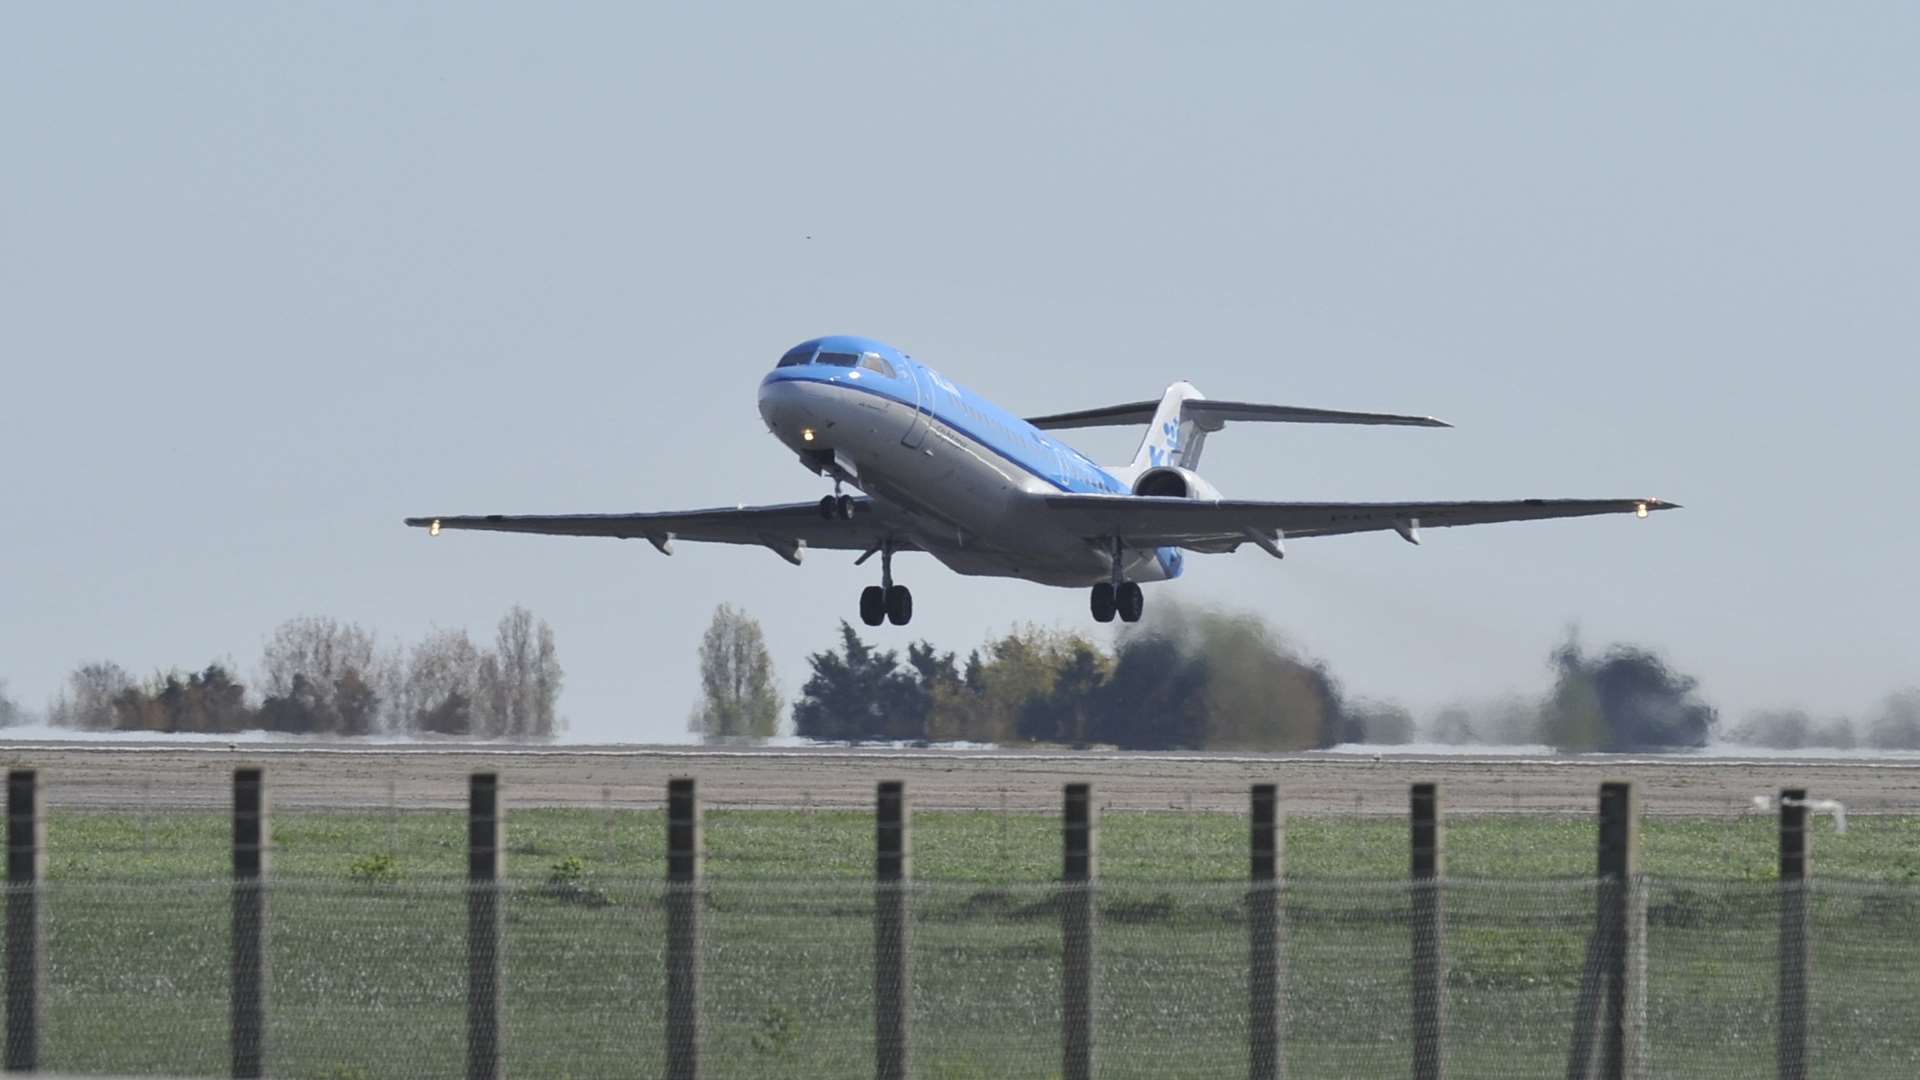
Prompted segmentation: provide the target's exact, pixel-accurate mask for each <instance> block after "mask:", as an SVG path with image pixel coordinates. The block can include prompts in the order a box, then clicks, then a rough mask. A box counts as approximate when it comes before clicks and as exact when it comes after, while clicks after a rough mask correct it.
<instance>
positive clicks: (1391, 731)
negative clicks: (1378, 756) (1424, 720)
mask: <svg viewBox="0 0 1920 1080" xmlns="http://www.w3.org/2000/svg"><path fill="white" fill-rule="evenodd" d="M1339 741H1340V742H1343V743H1369V744H1373V745H1376V746H1398V745H1401V744H1404V743H1410V742H1412V741H1413V714H1412V713H1411V712H1409V711H1407V708H1406V706H1404V705H1397V704H1395V703H1393V702H1391V701H1374V700H1371V699H1368V698H1361V699H1359V700H1357V701H1347V702H1344V703H1343V705H1342V708H1341V710H1340V735H1339Z"/></svg>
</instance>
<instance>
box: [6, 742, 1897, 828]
mask: <svg viewBox="0 0 1920 1080" xmlns="http://www.w3.org/2000/svg"><path fill="white" fill-rule="evenodd" d="M0 761H4V762H5V764H6V765H7V766H8V767H21V766H31V767H36V768H39V769H41V770H43V771H44V775H45V780H46V785H47V787H46V791H47V801H48V803H49V805H51V806H54V807H86V808H100V809H108V808H131V807H136V806H148V807H154V808H161V807H166V808H202V809H208V810H214V809H219V808H221V807H224V806H226V805H227V801H228V798H229V794H228V793H229V785H230V777H231V774H232V769H233V768H234V767H235V766H236V765H241V764H260V765H264V766H266V767H267V769H268V773H269V777H270V783H271V790H272V798H273V802H274V804H275V805H277V806H281V807H286V808H295V809H340V810H376V809H378V810H384V809H386V808H387V807H388V806H389V805H393V806H397V807H399V808H400V809H425V808H434V807H458V806H462V805H464V803H465V799H466V778H467V775H468V774H469V773H471V772H473V771H474V770H477V769H491V770H497V771H499V772H500V773H501V776H502V782H503V784H504V785H505V788H506V791H507V795H508V799H509V802H510V804H511V805H517V806H602V805H612V806H616V807H636V806H657V805H659V804H660V802H661V800H662V799H663V798H664V795H665V791H666V784H667V780H668V779H669V778H670V777H676V776H692V777H696V778H698V779H699V780H700V783H701V793H702V795H703V797H704V799H705V801H706V802H707V804H708V805H710V806H743V807H744V806H752V807H800V806H813V807H821V808H825V807H842V808H849V809H853V808H866V807H870V806H872V805H873V793H874V784H875V783H876V782H878V781H880V780H883V779H885V780H904V781H906V783H907V790H908V792H909V793H910V794H911V796H912V798H913V801H914V804H915V805H916V806H917V807H920V808H922V809H929V810H935V809H976V810H998V809H1001V808H1002V807H1003V806H1004V807H1005V808H1007V809H1010V810H1044V811H1052V810H1057V809H1058V807H1059V804H1060V788H1061V785H1063V784H1066V783H1070V782H1076V781H1086V782H1091V783H1092V784H1093V785H1094V790H1095V793H1096V797H1097V798H1098V799H1099V801H1100V803H1101V805H1102V806H1103V807H1105V808H1107V809H1110V810H1182V809H1187V808H1189V807H1191V808H1193V809H1196V810H1209V811H1231V812H1240V811H1244V810H1245V808H1246V802H1247V789H1248V786H1249V785H1251V784H1255V783H1263V782H1264V783H1274V784H1278V785H1279V787H1280V793H1281V799H1282V802H1283V803H1284V805H1285V808H1286V810H1287V811H1288V812H1290V813H1295V814H1339V813H1348V814H1351V813H1361V814H1403V813H1405V812H1406V807H1407V785H1409V784H1410V783H1413V782H1415V781H1437V782H1439V783H1440V784H1441V785H1443V787H1442V791H1443V797H1444V799H1445V805H1446V806H1447V808H1448V810H1449V811H1450V812H1453V813H1513V812H1521V813H1589V812H1592V810H1593V807H1594V803H1595V793H1596V790H1597V788H1598V786H1599V784H1600V783H1601V781H1603V780H1623V779H1624V780H1633V781H1636V782H1638V783H1639V785H1640V789H1641V797H1642V800H1643V805H1644V806H1645V807H1646V811H1647V812H1648V813H1650V814H1660V815H1676V816H1705V817H1714V816H1731V815H1737V814H1741V813H1752V812H1753V803H1752V799H1753V797H1754V796H1756V795H1766V794H1771V793H1774V792H1777V791H1779V790H1780V789H1781V788H1783V787H1804V788H1807V789H1808V790H1809V791H1810V792H1811V793H1812V794H1813V795H1814V796H1816V797H1820V798H1836V799H1839V800H1841V801H1842V802H1844V803H1845V804H1846V806H1847V809H1848V812H1849V813H1863V814H1876V813H1920V764H1915V763H1912V762H1904V763H1870V762H1808V763H1792V762H1773V761H1761V762H1740V761H1713V760H1703V759H1687V760H1675V761H1664V760H1658V759H1617V758H1616V759H1606V758H1602V759H1526V760H1501V759H1480V760H1467V759H1453V758H1424V759H1422V758H1401V757H1392V756H1388V757H1384V758H1381V759H1379V760H1374V759H1371V758H1368V757H1356V756H1352V755H1324V756H1315V755H1306V756H1288V757H1259V756H1242V755H1226V754H1218V755H1215V754H1111V753H1102V754H1094V753H1087V754H1075V753H1033V754H1027V753H1016V752H994V753H964V754H963V753H954V752H942V751H831V750H824V751H823V750H801V751H791V750H767V751H756V750H740V751H718V752H709V751H701V750H697V749H668V748H525V749H514V748H499V747H487V748H476V747H468V748H460V749H441V748H430V749H423V748H391V747H380V748H347V747H314V748H299V747H283V746H270V747H262V746H249V745H246V744H238V745H236V746H235V747H234V748H232V749H229V748H227V747H225V746H221V745H217V744H216V745H211V746H195V747H192V748H184V747H178V746H166V745H153V744H148V745H141V746H131V747H129V746H101V745H98V744H92V745H84V746H77V745H71V744H69V745H36V746H26V747H8V748H5V749H4V750H0Z"/></svg>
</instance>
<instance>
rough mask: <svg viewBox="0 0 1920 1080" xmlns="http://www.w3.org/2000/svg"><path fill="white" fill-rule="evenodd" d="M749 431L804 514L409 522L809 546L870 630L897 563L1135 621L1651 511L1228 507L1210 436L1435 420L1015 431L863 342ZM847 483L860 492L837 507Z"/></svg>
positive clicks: (1174, 399)
mask: <svg viewBox="0 0 1920 1080" xmlns="http://www.w3.org/2000/svg"><path fill="white" fill-rule="evenodd" d="M760 416H761V418H762V419H764V420H765V421H766V424H767V430H768V431H770V432H771V433H772V434H773V436H774V438H776V439H779V440H780V441H781V442H782V443H785V444H786V445H787V447H788V448H789V449H791V450H792V451H793V452H794V453H796V454H798V455H799V457H800V463H801V464H802V465H803V466H805V467H806V468H807V470H808V471H809V472H812V473H814V474H816V475H818V476H821V477H824V478H826V479H829V480H831V481H833V489H834V494H831V495H826V496H824V497H822V498H821V499H820V500H819V501H818V502H804V503H783V504H780V505H776V506H737V507H723V508H716V509H712V510H692V511H685V512H679V513H664V514H660V513H653V514H561V515H540V516H514V515H502V514H487V515H484V516H472V517H454V516H439V517H413V518H407V519H406V523H407V524H408V525H412V526H416V527H419V528H424V529H426V530H427V531H428V532H429V533H431V534H433V535H436V536H437V535H439V533H440V531H441V530H442V529H482V530H489V531H494V532H520V533H551V534H556V535H561V536H613V537H620V538H622V539H633V538H641V537H644V538H645V539H646V540H648V541H649V542H651V543H652V544H653V546H654V547H656V548H658V549H659V550H660V551H661V552H662V553H663V554H669V555H670V554H672V553H673V543H674V541H675V540H694V541H711V542H714V543H721V544H757V545H763V546H765V547H768V548H771V549H772V550H773V551H775V552H776V553H778V554H779V555H780V556H781V557H782V558H784V559H786V560H787V561H788V562H791V563H793V564H795V565H796V566H797V565H799V563H800V560H801V556H802V555H804V554H805V553H806V550H807V549H808V548H828V549H834V550H842V551H857V552H860V553H861V554H860V557H859V558H858V559H857V560H855V565H859V564H861V563H865V562H866V561H867V560H868V559H870V558H872V557H873V556H875V555H878V556H880V583H879V584H878V585H870V586H868V587H867V588H866V589H865V590H864V591H863V592H862V593H861V594H860V618H861V620H862V621H863V622H865V623H866V624H867V625H868V626H878V625H880V624H881V623H882V622H891V623H893V624H894V625H895V626H904V625H906V623H907V621H908V620H910V619H912V618H913V594H912V593H911V592H910V591H908V589H907V587H906V586H905V585H899V584H896V583H895V582H894V580H893V556H894V555H895V553H897V552H902V551H924V552H926V553H927V554H929V555H932V556H933V557H934V558H936V559H938V560H940V561H941V562H943V563H945V564H946V565H947V566H948V567H949V568H950V569H953V570H955V571H958V572H959V573H962V574H981V575H989V576H994V577H1015V578H1024V579H1026V580H1028V581H1034V582H1039V583H1040V584H1043V585H1057V586H1065V587H1068V588H1088V589H1089V593H1090V596H1091V604H1092V609H1093V617H1094V619H1095V620H1097V621H1099V622H1111V621H1113V617H1114V616H1115V615H1116V614H1117V615H1119V616H1120V618H1121V619H1122V620H1123V621H1126V622H1135V621H1137V620H1138V619H1139V618H1140V613H1141V610H1142V608H1143V607H1144V606H1145V600H1144V598H1143V597H1142V595H1141V591H1140V583H1141V582H1147V581H1166V580H1170V579H1172V578H1176V577H1179V576H1180V571H1181V568H1182V566H1183V564H1184V561H1183V557H1182V551H1183V550H1185V551H1196V552H1204V553H1208V554H1218V553H1225V552H1230V551H1234V550H1236V549H1237V548H1239V547H1240V545H1242V544H1252V545H1253V546H1254V547H1257V548H1259V549H1261V550H1262V551H1265V552H1266V553H1267V554H1269V555H1272V556H1273V557H1274V558H1276V559H1277V558H1282V557H1284V555H1285V552H1286V549H1285V543H1286V541H1287V540H1289V539H1298V538H1302V537H1312V536H1333V535H1338V534H1342V533H1357V532H1372V531H1381V530H1387V529H1392V530H1393V531H1395V532H1397V533H1399V534H1400V536H1401V537H1403V538H1404V539H1406V540H1407V541H1408V542H1409V543H1414V544H1417V543H1419V542H1420V529H1421V528H1422V527H1429V528H1433V527H1445V526H1451V525H1485V524H1490V523H1493V522H1500V521H1533V520H1538V519H1542V518H1563V517H1584V516H1587V515H1591V514H1618V513H1627V514H1637V515H1639V516H1640V517H1646V516H1647V514H1648V513H1650V512H1652V511H1654V510H1666V509H1671V508H1673V507H1674V506H1675V504H1673V503H1669V502H1662V501H1661V500H1659V499H1651V498H1640V499H1521V500H1515V501H1510V502H1391V503H1350V502H1349V503H1324V502H1317V503H1309V502H1257V501H1250V500H1241V499H1227V498H1224V497H1222V496H1221V494H1220V492H1218V491H1216V490H1215V489H1214V487H1213V485H1211V484H1209V483H1207V482H1206V481H1205V480H1203V479H1201V477H1200V475H1199V473H1198V472H1196V471H1195V470H1196V468H1197V467H1198V466H1199V464H1200V452H1201V450H1202V449H1204V448H1205V445H1206V440H1207V436H1208V435H1210V434H1212V433H1214V432H1217V431H1219V430H1220V429H1221V428H1222V427H1223V426H1225V425H1226V424H1227V423H1229V422H1236V421H1261V422H1267V423H1289V424H1405V425H1412V426H1416V427H1448V426H1450V425H1447V424H1445V423H1442V422H1441V421H1439V420H1435V419H1434V418H1432V417H1430V416H1396V415H1392V414H1388V413H1361V412H1336V411H1333V410H1329V409H1306V408H1298V407H1295V406H1290V405H1256V404H1250V403H1246V402H1237V401H1213V400H1209V399H1207V398H1205V397H1203V396H1201V394H1200V392H1199V391H1198V390H1196V389H1194V388H1193V387H1192V386H1191V385H1189V384H1187V383H1185V382H1176V383H1174V384H1173V385H1172V386H1169V387H1168V388H1167V391H1166V393H1165V394H1164V395H1162V396H1161V398H1160V400H1159V401H1136V402H1131V403H1128V404H1125V405H1112V406H1108V407H1106V408H1100V409H1088V410H1085V411H1082V412H1069V413H1057V414H1055V415H1052V416H1038V417H1033V418H1030V419H1026V420H1022V419H1020V418H1019V417H1016V416H1014V415H1013V414H1011V413H1009V412H1007V411H1005V410H1004V409H1001V408H999V407H998V406H996V405H994V404H993V403H991V402H989V401H987V400H986V399H985V398H983V397H980V396H979V395H977V394H974V393H971V392H969V391H967V390H963V389H961V388H960V387H959V386H957V385H955V384H954V383H953V382H951V381H949V380H948V379H947V378H946V377H945V376H943V375H941V374H940V373H939V372H937V371H935V370H933V369H932V368H930V367H928V366H927V365H926V364H923V363H921V362H919V361H917V360H915V359H913V358H912V357H910V356H908V355H907V354H905V353H902V352H900V351H899V350H898V349H895V348H893V347H891V346H889V345H886V344H884V343H882V342H878V341H873V340H871V339H868V338H861V337H846V336H834V337H823V338H815V339H814V340H812V341H806V342H802V343H801V344H799V345H796V346H794V347H793V348H792V349H789V350H788V351H787V353H786V355H784V356H782V357H781V358H780V362H779V363H778V364H777V365H776V366H775V367H774V369H773V370H772V371H771V372H769V373H768V374H767V376H766V377H765V378H764V379H762V380H761V382H760ZM1131 424H1145V425H1147V431H1146V436H1145V437H1144V438H1142V439H1141V440H1140V449H1139V451H1138V452H1137V453H1136V454H1134V457H1133V460H1132V461H1130V462H1128V463H1127V464H1125V465H1121V466H1107V467H1103V466H1100V465H1096V464H1094V463H1093V462H1092V461H1090V460H1088V458H1087V457H1086V455H1084V454H1082V453H1080V452H1079V451H1078V450H1075V449H1074V448H1072V447H1071V446H1068V445H1067V444H1066V443H1064V442H1061V441H1060V440H1058V439H1055V438H1053V437H1051V436H1049V435H1048V434H1047V432H1049V431H1058V430H1061V429H1066V428H1086V427H1103V426H1113V425H1131ZM847 486H850V487H853V488H857V489H858V490H859V491H861V492H862V493H863V496H853V495H848V494H844V493H843V492H842V488H843V487H847Z"/></svg>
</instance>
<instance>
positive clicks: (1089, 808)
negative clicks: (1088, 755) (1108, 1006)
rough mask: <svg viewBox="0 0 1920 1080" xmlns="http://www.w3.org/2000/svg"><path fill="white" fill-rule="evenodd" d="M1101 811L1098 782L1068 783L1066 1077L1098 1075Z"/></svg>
mask: <svg viewBox="0 0 1920 1080" xmlns="http://www.w3.org/2000/svg"><path fill="white" fill-rule="evenodd" d="M1098 830H1099V812H1098V810H1097V809H1096V808H1095V807H1094V805H1093V785H1091V784H1068V785H1067V798H1066V814H1065V818H1064V829H1063V832H1062V839H1063V840H1064V841H1065V843H1064V849H1065V856H1066V857H1065V862H1064V865H1063V868H1062V869H1063V873H1062V874H1061V879H1062V885H1061V890H1060V893H1061V895H1060V929H1061V936H1062V941H1061V965H1060V967H1061V970H1060V1006H1061V1007H1060V1021H1061V1039H1060V1046H1061V1052H1062V1064H1063V1066H1064V1067H1063V1068H1062V1070H1061V1072H1062V1078H1063V1080H1093V982H1094V942H1093V934H1094V911H1093V899H1094V897H1093V893H1094V888H1095V885H1094V880H1095V877H1096V867H1097V860H1098V854H1097V848H1098Z"/></svg>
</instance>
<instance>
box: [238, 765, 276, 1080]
mask: <svg viewBox="0 0 1920 1080" xmlns="http://www.w3.org/2000/svg"><path fill="white" fill-rule="evenodd" d="M270 836H271V832H270V830H269V828H268V821H267V778H266V770H265V769H262V768H258V767H247V768H239V769H235V770H233V946H232V947H233V956H232V961H233V978H232V985H231V987H230V992H231V994H232V1001H231V1013H230V1016H229V1023H230V1025H231V1026H230V1038H231V1041H232V1044H233V1047H232V1049H233V1075H234V1076H236V1077H259V1076H265V1075H266V1039H267V858H268V856H267V846H268V841H269V837H270Z"/></svg>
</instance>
